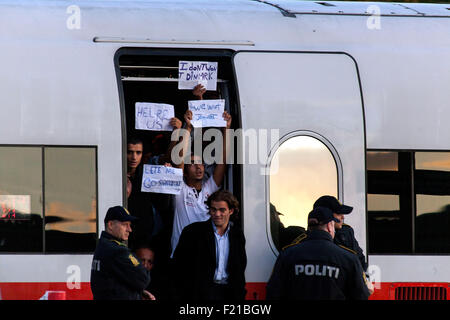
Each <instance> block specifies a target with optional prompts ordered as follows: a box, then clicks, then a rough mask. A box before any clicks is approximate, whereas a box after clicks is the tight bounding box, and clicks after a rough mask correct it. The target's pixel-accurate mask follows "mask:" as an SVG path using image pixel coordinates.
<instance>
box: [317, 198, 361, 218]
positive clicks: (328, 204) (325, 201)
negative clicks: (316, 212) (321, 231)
mask: <svg viewBox="0 0 450 320" xmlns="http://www.w3.org/2000/svg"><path fill="white" fill-rule="evenodd" d="M316 207H325V208H328V209H330V210H331V211H332V212H334V213H337V214H349V213H350V212H352V210H353V207H350V206H346V205H344V204H342V203H340V202H339V200H338V199H336V198H335V197H333V196H322V197H320V198H319V199H317V200H316V202H314V206H313V208H316Z"/></svg>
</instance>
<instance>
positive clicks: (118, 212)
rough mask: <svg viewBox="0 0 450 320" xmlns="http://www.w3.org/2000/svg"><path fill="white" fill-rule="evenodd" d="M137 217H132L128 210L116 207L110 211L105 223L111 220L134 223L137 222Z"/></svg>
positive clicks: (107, 213)
mask: <svg viewBox="0 0 450 320" xmlns="http://www.w3.org/2000/svg"><path fill="white" fill-rule="evenodd" d="M136 219H137V218H136V217H133V216H132V215H130V213H129V212H128V210H127V209H125V208H124V207H121V206H115V207H111V208H109V209H108V211H107V212H106V216H105V223H107V222H108V221H111V220H118V221H122V222H124V221H134V220H136Z"/></svg>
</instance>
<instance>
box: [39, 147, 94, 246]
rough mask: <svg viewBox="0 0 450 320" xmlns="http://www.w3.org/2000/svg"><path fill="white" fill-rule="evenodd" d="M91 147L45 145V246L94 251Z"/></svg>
mask: <svg viewBox="0 0 450 320" xmlns="http://www.w3.org/2000/svg"><path fill="white" fill-rule="evenodd" d="M95 158H96V155H95V149H94V148H45V150H44V160H45V161H44V163H45V170H44V172H45V179H44V182H45V183H44V190H45V250H46V252H93V251H94V250H95V244H96V235H97V231H96V230H97V224H96V215H97V188H96V184H97V182H96V160H95Z"/></svg>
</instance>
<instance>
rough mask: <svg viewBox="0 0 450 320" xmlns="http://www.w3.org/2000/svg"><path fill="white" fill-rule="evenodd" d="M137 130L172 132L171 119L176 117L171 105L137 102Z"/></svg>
mask: <svg viewBox="0 0 450 320" xmlns="http://www.w3.org/2000/svg"><path fill="white" fill-rule="evenodd" d="M135 110H136V115H135V116H136V126H135V128H136V129H139V130H153V131H172V129H173V127H172V126H171V125H170V124H169V123H170V119H171V118H173V117H174V116H175V112H174V107H173V105H171V104H165V103H151V102H136V104H135Z"/></svg>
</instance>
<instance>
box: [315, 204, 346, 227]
mask: <svg viewBox="0 0 450 320" xmlns="http://www.w3.org/2000/svg"><path fill="white" fill-rule="evenodd" d="M330 221H334V222H340V221H339V220H338V219H336V218H335V217H334V216H333V212H331V210H330V209H328V208H325V207H317V208H314V209H313V210H312V211H311V212H310V213H309V214H308V226H316V225H321V224H327V223H328V222H330Z"/></svg>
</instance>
